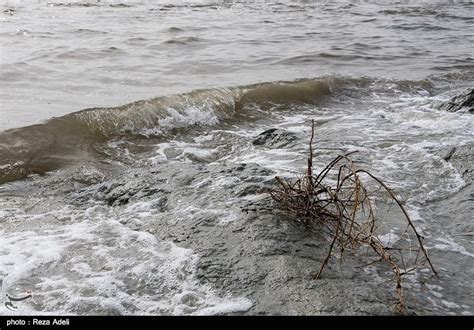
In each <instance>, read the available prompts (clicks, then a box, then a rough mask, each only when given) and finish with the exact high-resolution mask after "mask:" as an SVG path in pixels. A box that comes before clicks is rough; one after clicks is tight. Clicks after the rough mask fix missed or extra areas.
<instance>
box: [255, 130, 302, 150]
mask: <svg viewBox="0 0 474 330" xmlns="http://www.w3.org/2000/svg"><path fill="white" fill-rule="evenodd" d="M297 139H298V137H297V136H296V134H295V133H291V132H288V131H285V130H284V129H280V128H271V129H268V130H266V131H265V132H263V133H260V134H259V135H258V136H257V137H256V138H255V140H253V141H252V143H253V144H254V145H256V146H265V147H267V148H272V149H277V148H283V147H286V146H287V145H289V144H290V143H292V142H294V141H295V140H297Z"/></svg>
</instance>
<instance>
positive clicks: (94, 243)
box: [0, 203, 252, 315]
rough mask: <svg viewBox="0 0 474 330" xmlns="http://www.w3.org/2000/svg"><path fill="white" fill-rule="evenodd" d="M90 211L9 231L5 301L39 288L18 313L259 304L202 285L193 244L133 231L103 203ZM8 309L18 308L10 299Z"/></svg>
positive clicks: (2, 247) (205, 309)
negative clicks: (11, 305) (189, 246)
mask: <svg viewBox="0 0 474 330" xmlns="http://www.w3.org/2000/svg"><path fill="white" fill-rule="evenodd" d="M148 209H149V208H148V206H147V205H146V204H143V203H141V204H140V205H134V206H129V209H128V211H130V212H135V213H136V214H137V215H138V216H139V217H140V216H141V217H147V216H149V211H148ZM71 211H72V210H68V212H67V214H70V213H71ZM137 211H138V213H137ZM85 215H86V216H87V215H88V216H91V215H93V216H94V217H93V218H92V219H84V220H82V221H78V222H72V223H68V224H64V225H60V224H59V223H58V222H55V223H54V224H53V225H51V224H49V225H48V222H49V221H50V220H49V218H50V217H51V214H42V215H36V219H35V220H34V221H35V222H34V224H32V226H31V227H32V228H34V229H31V230H24V231H17V230H13V231H10V230H8V229H6V230H2V231H1V235H0V255H1V258H0V279H1V283H2V298H1V299H2V301H3V299H5V294H7V293H8V294H10V295H13V296H21V295H22V294H23V292H24V291H26V290H31V291H32V292H33V298H32V299H29V300H27V301H24V302H19V303H17V304H16V305H17V306H16V307H18V309H17V310H16V311H14V313H18V314H42V313H59V314H154V315H163V314H172V315H183V314H196V315H202V314H205V315H207V314H220V313H224V312H225V313H231V312H238V311H245V310H248V309H249V308H250V307H251V305H252V303H251V302H250V301H249V300H248V299H245V298H234V297H230V296H226V295H219V294H218V293H216V292H214V291H213V290H212V289H211V288H210V287H208V286H206V285H202V284H200V283H199V282H198V281H197V280H196V279H195V275H194V274H195V268H196V262H197V260H198V257H197V255H195V254H194V253H193V251H192V250H189V249H184V248H181V247H178V246H176V245H175V244H173V243H171V242H166V241H160V240H158V239H157V238H156V237H155V236H154V235H152V234H150V233H148V232H140V231H136V230H132V229H130V228H129V227H127V226H125V225H122V224H121V223H120V221H117V220H115V219H111V218H108V216H107V215H106V214H101V212H100V210H98V209H97V208H96V209H90V210H88V211H87V212H85ZM80 217H84V215H81V216H80ZM0 313H1V314H11V313H12V311H11V310H6V309H5V307H4V306H3V304H2V307H0Z"/></svg>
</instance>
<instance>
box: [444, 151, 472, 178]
mask: <svg viewBox="0 0 474 330" xmlns="http://www.w3.org/2000/svg"><path fill="white" fill-rule="evenodd" d="M447 160H448V161H449V162H450V163H451V164H453V166H454V168H456V170H457V171H458V172H459V173H460V174H461V175H462V178H463V179H464V181H466V182H467V183H471V182H472V181H474V143H469V144H466V145H463V146H460V147H457V148H456V149H454V150H453V152H452V153H451V155H450V157H449V158H448V159H447Z"/></svg>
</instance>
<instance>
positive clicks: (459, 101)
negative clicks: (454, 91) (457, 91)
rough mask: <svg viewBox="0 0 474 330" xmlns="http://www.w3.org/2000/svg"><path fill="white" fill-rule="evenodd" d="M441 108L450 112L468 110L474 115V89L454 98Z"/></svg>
mask: <svg viewBox="0 0 474 330" xmlns="http://www.w3.org/2000/svg"><path fill="white" fill-rule="evenodd" d="M439 108H440V109H441V110H445V111H449V112H456V111H460V110H464V109H466V111H468V112H469V113H474V89H471V90H467V91H465V92H464V93H462V94H461V95H458V96H455V97H453V98H452V99H451V100H449V101H447V102H444V103H442V104H441V105H440V106H439Z"/></svg>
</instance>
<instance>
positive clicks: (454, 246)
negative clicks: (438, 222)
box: [433, 237, 474, 257]
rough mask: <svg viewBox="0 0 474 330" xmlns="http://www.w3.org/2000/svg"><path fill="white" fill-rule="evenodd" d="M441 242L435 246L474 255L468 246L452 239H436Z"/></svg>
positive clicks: (439, 248)
mask: <svg viewBox="0 0 474 330" xmlns="http://www.w3.org/2000/svg"><path fill="white" fill-rule="evenodd" d="M436 240H437V241H438V242H441V243H440V244H435V245H434V246H433V248H435V249H438V250H443V251H452V252H458V253H461V254H463V255H465V256H469V257H474V254H473V253H470V252H469V251H467V250H466V248H465V247H464V246H462V245H460V244H458V243H456V242H454V241H452V240H450V239H447V238H442V237H439V238H437V239H436Z"/></svg>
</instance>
